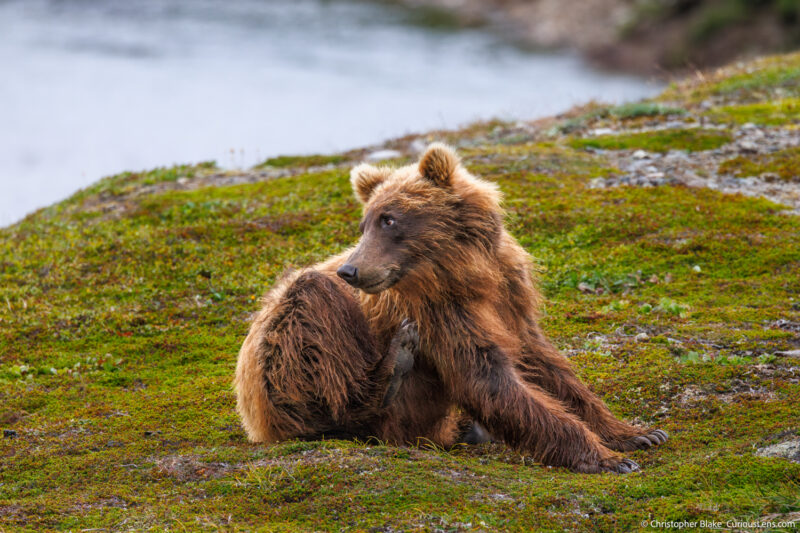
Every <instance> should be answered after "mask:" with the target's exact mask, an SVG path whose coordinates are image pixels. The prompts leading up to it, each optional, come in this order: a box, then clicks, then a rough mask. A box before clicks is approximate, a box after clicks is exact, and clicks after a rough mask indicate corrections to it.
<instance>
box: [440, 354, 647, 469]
mask: <svg viewBox="0 0 800 533" xmlns="http://www.w3.org/2000/svg"><path fill="white" fill-rule="evenodd" d="M454 358H455V359H454V361H453V362H454V363H455V364H454V365H452V366H451V367H450V370H449V371H447V372H443V379H444V381H445V384H446V386H447V387H448V389H449V391H450V393H451V394H452V397H453V399H454V400H456V401H457V402H458V403H459V404H460V405H461V406H462V407H463V408H464V409H465V410H466V411H467V413H469V414H470V415H471V416H472V417H474V418H475V419H476V420H477V421H478V422H480V423H481V424H482V425H484V426H485V427H486V428H487V429H488V430H489V432H490V433H491V434H492V435H493V436H495V437H498V438H500V439H501V440H502V441H504V442H505V443H506V444H508V445H510V446H512V447H513V448H515V449H517V450H519V451H521V452H524V453H530V454H531V455H532V456H533V457H534V459H536V460H538V461H540V462H542V463H543V464H545V465H551V466H564V467H567V468H570V469H572V470H574V471H577V472H584V473H596V472H617V473H629V472H632V471H634V470H638V468H639V467H638V465H637V464H636V463H634V462H633V461H631V460H629V459H624V458H622V457H620V456H619V455H617V454H616V453H614V452H613V451H611V450H610V449H608V448H606V447H605V446H603V444H602V443H601V442H600V439H599V438H598V437H597V435H595V434H594V433H593V432H592V431H591V430H590V429H589V428H588V427H587V426H586V425H585V424H584V423H583V422H582V421H581V420H580V419H578V417H576V416H575V415H573V414H572V413H569V412H568V411H567V410H566V409H565V407H564V405H563V404H562V403H561V402H560V401H558V400H557V399H555V398H553V397H552V396H550V395H549V394H548V393H547V392H545V391H544V390H542V389H541V388H539V387H538V386H535V385H525V384H524V383H523V382H522V381H520V379H519V375H518V373H517V371H516V370H515V369H514V368H513V367H512V365H511V361H510V359H509V357H508V356H507V355H506V354H505V353H504V352H503V351H502V350H500V348H499V347H497V346H488V347H477V346H475V347H466V348H465V347H462V348H461V350H460V351H459V353H455V354H454Z"/></svg>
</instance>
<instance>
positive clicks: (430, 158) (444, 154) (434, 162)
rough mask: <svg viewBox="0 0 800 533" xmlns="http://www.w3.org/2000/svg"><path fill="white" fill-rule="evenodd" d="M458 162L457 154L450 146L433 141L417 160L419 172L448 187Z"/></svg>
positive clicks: (426, 177) (424, 176)
mask: <svg viewBox="0 0 800 533" xmlns="http://www.w3.org/2000/svg"><path fill="white" fill-rule="evenodd" d="M459 164H460V162H459V159H458V156H457V155H456V153H455V152H454V151H453V149H452V148H450V147H449V146H447V145H444V144H442V143H433V144H431V145H430V146H428V149H427V150H425V153H424V154H423V155H422V158H421V159H420V160H419V173H420V174H422V177H423V178H425V179H427V180H429V181H431V182H433V183H434V184H435V185H438V186H439V187H448V186H450V184H451V183H452V182H453V174H454V173H455V171H456V169H457V168H458V165H459Z"/></svg>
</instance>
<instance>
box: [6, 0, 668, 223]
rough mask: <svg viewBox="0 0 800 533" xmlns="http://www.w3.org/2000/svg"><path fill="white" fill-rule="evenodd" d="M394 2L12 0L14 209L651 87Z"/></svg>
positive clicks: (10, 202) (9, 122)
mask: <svg viewBox="0 0 800 533" xmlns="http://www.w3.org/2000/svg"><path fill="white" fill-rule="evenodd" d="M418 18H419V17H418V16H417V15H414V14H410V13H409V12H408V11H406V10H403V9H401V8H399V7H396V6H392V5H390V4H386V3H383V4H381V3H370V2H366V1H363V2H362V1H352V0H349V1H345V0H342V1H325V0H227V1H223V0H216V1H213V0H125V1H118V0H49V1H48V0H5V1H3V0H0V226H3V225H7V224H10V223H12V222H14V221H15V220H18V219H19V218H21V217H22V216H24V215H25V214H26V213H28V212H30V211H32V210H34V209H36V208H38V207H42V206H45V205H48V204H51V203H53V202H54V201H57V200H59V199H62V198H64V197H66V196H68V195H69V194H71V193H73V192H74V191H76V190H78V189H79V188H81V187H84V186H86V185H88V184H90V183H92V182H94V181H96V180H97V179H99V178H100V177H102V176H105V175H109V174H113V173H117V172H120V171H123V170H141V169H146V168H152V167H155V166H162V165H171V164H174V163H186V162H197V161H205V160H211V159H214V160H217V162H218V163H219V164H220V165H222V166H226V167H247V166H251V165H253V164H255V163H257V162H259V161H261V160H263V159H265V158H266V157H269V156H273V155H278V154H303V153H326V152H333V151H338V150H343V149H347V148H353V147H357V146H362V145H367V144H373V143H376V142H378V141H381V140H383V139H386V138H390V137H394V136H399V135H403V134H406V133H411V132H419V131H425V130H429V129H433V128H442V127H448V128H449V127H456V126H459V125H462V124H465V123H468V122H470V121H474V120H478V119H488V118H494V117H497V118H506V119H511V118H515V119H516V118H519V119H531V118H536V117H539V116H544V115H549V114H553V113H556V112H559V111H562V110H564V109H566V108H568V107H570V106H572V105H574V104H576V103H581V102H586V101H588V100H591V99H597V100H601V101H605V102H620V101H625V100H632V99H637V98H640V97H643V96H647V95H651V94H653V93H654V92H656V91H657V90H658V86H657V85H654V84H651V83H648V82H646V81H645V80H642V79H639V78H635V77H630V76H620V75H611V74H607V73H600V72H597V71H594V70H592V69H591V68H589V67H588V66H587V65H585V64H584V63H582V62H581V61H580V60H579V59H578V58H576V57H574V56H572V55H569V54H552V53H532V52H528V51H523V50H520V49H518V48H515V47H513V46H510V45H508V44H506V43H504V42H502V40H501V39H500V37H498V36H495V35H492V34H489V33H488V32H485V31H480V30H464V31H449V30H444V29H441V28H432V27H430V26H428V25H425V24H419V23H418V22H419V20H416V19H418Z"/></svg>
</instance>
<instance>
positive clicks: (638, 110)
mask: <svg viewBox="0 0 800 533" xmlns="http://www.w3.org/2000/svg"><path fill="white" fill-rule="evenodd" d="M608 112H609V114H610V115H611V116H612V117H616V118H620V119H629V118H637V117H656V116H670V115H685V114H686V110H685V109H683V108H681V107H673V106H667V105H663V104H659V103H658V102H631V103H627V104H622V105H619V106H616V107H612V108H611V109H609V111H608Z"/></svg>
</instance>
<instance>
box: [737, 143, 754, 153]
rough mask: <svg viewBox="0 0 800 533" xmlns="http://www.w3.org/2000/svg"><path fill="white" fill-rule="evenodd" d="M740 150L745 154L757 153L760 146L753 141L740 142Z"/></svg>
mask: <svg viewBox="0 0 800 533" xmlns="http://www.w3.org/2000/svg"><path fill="white" fill-rule="evenodd" d="M739 149H740V150H741V151H743V152H757V151H758V145H757V144H756V143H754V142H753V141H739Z"/></svg>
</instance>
